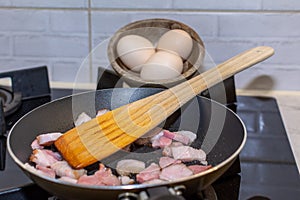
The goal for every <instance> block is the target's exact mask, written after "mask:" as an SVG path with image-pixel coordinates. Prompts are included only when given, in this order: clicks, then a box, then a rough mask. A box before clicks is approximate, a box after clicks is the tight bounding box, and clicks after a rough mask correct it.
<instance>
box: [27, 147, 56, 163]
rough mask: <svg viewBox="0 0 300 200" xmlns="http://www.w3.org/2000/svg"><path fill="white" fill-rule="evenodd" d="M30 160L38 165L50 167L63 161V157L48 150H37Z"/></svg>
mask: <svg viewBox="0 0 300 200" xmlns="http://www.w3.org/2000/svg"><path fill="white" fill-rule="evenodd" d="M29 160H30V161H31V162H34V163H35V164H37V165H40V166H44V167H50V166H51V165H52V164H54V163H56V162H57V161H59V160H61V157H60V155H59V154H58V153H55V152H53V151H50V150H47V149H35V150H33V152H32V154H31V156H30V159H29Z"/></svg>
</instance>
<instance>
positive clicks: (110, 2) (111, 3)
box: [91, 0, 172, 9]
mask: <svg viewBox="0 0 300 200" xmlns="http://www.w3.org/2000/svg"><path fill="white" fill-rule="evenodd" d="M91 2H92V3H91V4H92V8H128V9H139V8H144V9H150V8H156V9H162V8H164V9H165V8H171V6H172V0H164V1H161V0H151V1H149V0H130V1H124V0H101V1H99V0H91Z"/></svg>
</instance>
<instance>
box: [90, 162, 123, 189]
mask: <svg viewBox="0 0 300 200" xmlns="http://www.w3.org/2000/svg"><path fill="white" fill-rule="evenodd" d="M94 176H96V177H97V178H98V179H99V180H100V181H101V182H102V183H104V184H105V185H120V184H121V182H120V180H119V179H118V178H117V177H116V176H115V175H113V174H112V172H111V170H110V169H109V168H106V167H105V166H104V165H103V164H100V165H99V170H98V171H96V172H95V175H94Z"/></svg>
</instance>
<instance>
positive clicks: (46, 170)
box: [36, 165, 55, 178]
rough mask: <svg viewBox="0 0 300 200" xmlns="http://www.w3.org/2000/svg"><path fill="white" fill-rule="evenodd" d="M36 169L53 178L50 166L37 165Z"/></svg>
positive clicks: (53, 172)
mask: <svg viewBox="0 0 300 200" xmlns="http://www.w3.org/2000/svg"><path fill="white" fill-rule="evenodd" d="M36 169H37V170H38V171H41V172H43V173H44V174H45V175H46V176H49V177H50V178H55V171H54V170H53V169H51V168H48V167H44V166H41V165H37V166H36Z"/></svg>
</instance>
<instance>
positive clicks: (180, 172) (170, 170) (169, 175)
mask: <svg viewBox="0 0 300 200" xmlns="http://www.w3.org/2000/svg"><path fill="white" fill-rule="evenodd" d="M191 175H193V172H192V170H190V169H189V168H187V167H186V166H185V165H184V164H174V165H170V166H168V167H166V168H164V169H162V171H161V173H160V175H159V178H160V179H162V180H167V181H173V180H178V179H180V178H184V177H188V176H191Z"/></svg>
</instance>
